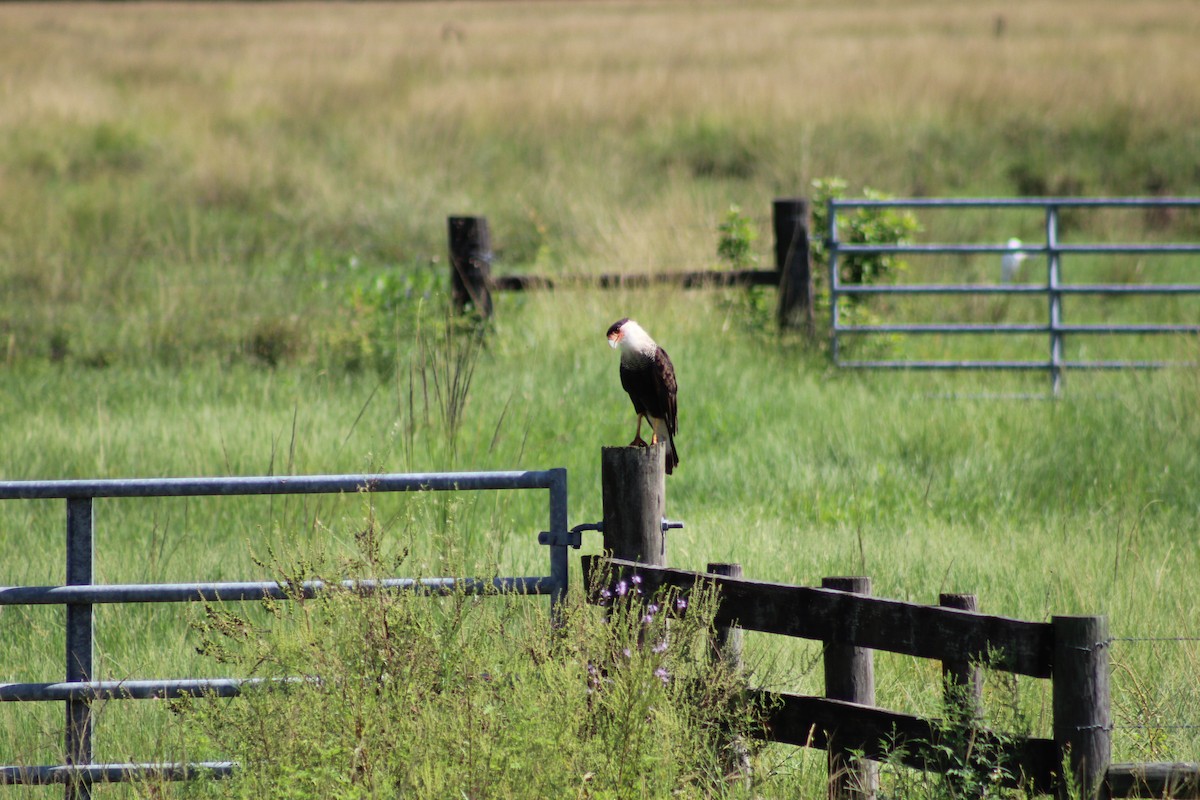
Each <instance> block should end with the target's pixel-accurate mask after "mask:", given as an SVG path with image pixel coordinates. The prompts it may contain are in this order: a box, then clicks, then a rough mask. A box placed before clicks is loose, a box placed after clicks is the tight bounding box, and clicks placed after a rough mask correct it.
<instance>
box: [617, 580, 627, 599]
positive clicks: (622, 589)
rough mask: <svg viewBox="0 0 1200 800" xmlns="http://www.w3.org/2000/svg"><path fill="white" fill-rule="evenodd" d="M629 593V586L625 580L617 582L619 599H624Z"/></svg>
mask: <svg viewBox="0 0 1200 800" xmlns="http://www.w3.org/2000/svg"><path fill="white" fill-rule="evenodd" d="M628 593H629V584H628V583H626V582H625V581H623V580H620V581H617V597H624V596H625V595H627V594H628Z"/></svg>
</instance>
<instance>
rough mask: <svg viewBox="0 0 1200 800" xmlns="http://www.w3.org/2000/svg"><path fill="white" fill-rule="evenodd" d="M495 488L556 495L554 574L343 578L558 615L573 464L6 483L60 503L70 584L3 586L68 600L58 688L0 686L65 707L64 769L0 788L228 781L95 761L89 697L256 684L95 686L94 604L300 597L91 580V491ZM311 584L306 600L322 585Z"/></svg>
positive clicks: (248, 586) (23, 495)
mask: <svg viewBox="0 0 1200 800" xmlns="http://www.w3.org/2000/svg"><path fill="white" fill-rule="evenodd" d="M493 489H497V490H498V489H546V490H548V492H549V520H548V522H549V530H548V531H544V532H542V533H541V534H540V535H539V537H538V541H539V542H540V543H543V544H545V545H547V546H548V548H549V553H550V558H549V560H550V564H549V572H550V574H549V575H547V576H535V577H501V578H495V579H492V580H480V579H475V578H463V579H455V578H424V579H412V578H389V579H369V580H366V579H364V580H346V581H341V582H339V583H338V584H337V585H340V586H342V587H343V588H346V589H349V590H352V591H357V592H361V593H363V594H369V593H373V592H379V591H419V592H423V593H426V594H444V593H449V592H454V591H462V592H467V593H471V594H482V593H484V592H486V591H488V590H498V591H502V592H516V593H521V594H529V595H548V596H549V597H550V603H551V614H552V618H555V619H557V614H558V603H559V602H560V601H561V600H562V599H563V597H564V596H565V594H566V591H567V581H568V568H567V548H568V547H570V546H576V547H577V546H578V535H572V532H571V531H569V530H568V527H567V502H568V498H567V471H566V470H565V469H562V468H557V469H550V470H543V471H510V472H450V473H414V474H383V475H302V476H269V477H233V478H146V479H118V480H66V481H0V500H34V499H65V500H66V505H67V524H66V583H65V585H63V586H3V587H0V606H5V605H40V604H54V605H63V606H65V607H66V675H65V680H64V681H62V682H59V683H9V684H0V702H6V701H8V702H28V701H57V702H62V703H64V705H65V708H66V725H65V734H64V754H65V755H64V761H65V762H66V763H65V764H63V765H59V766H31V767H26V766H3V767H0V785H6V784H31V785H32V784H39V785H42V784H51V783H62V784H66V797H67V798H68V800H77V799H78V798H88V797H90V796H91V785H92V784H93V783H97V782H114V781H126V780H142V779H157V780H186V779H191V778H196V777H223V776H225V775H228V774H230V772H231V771H232V770H233V769H234V766H235V765H233V764H232V763H230V762H205V763H197V764H96V763H93V762H94V750H93V746H92V715H91V703H92V702H93V701H95V700H100V699H105V700H110V699H118V700H122V699H124V700H140V699H152V698H170V697H182V696H184V695H191V696H197V695H204V696H214V697H231V696H234V695H236V694H239V693H240V692H241V691H242V690H243V689H244V688H245V687H247V686H252V685H257V684H259V683H261V682H262V681H261V680H259V679H239V678H210V679H179V680H162V679H159V680H126V681H98V680H95V679H94V675H95V665H94V662H93V654H94V641H95V639H94V631H93V617H92V607H93V606H94V605H96V604H103V603H173V602H205V601H215V600H221V601H247V600H262V599H265V598H274V599H282V600H286V599H289V598H290V597H293V596H295V595H296V592H295V590H292V591H285V589H284V588H283V587H281V586H280V585H279V584H278V583H277V582H275V581H256V582H232V583H183V584H178V583H176V584H131V585H95V584H94V583H93V580H94V575H93V564H94V552H95V537H94V508H93V501H94V500H95V499H96V498H147V497H196V496H235V495H278V494H338V493H351V492H429V491H476V490H493ZM328 586H329V584H326V583H324V582H322V581H307V582H305V583H302V584H301V585H300V587H299V593H300V595H301V596H305V597H308V596H312V595H314V594H316V593H317V592H320V591H322V590H323V589H325V588H327V587H328Z"/></svg>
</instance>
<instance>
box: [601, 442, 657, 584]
mask: <svg viewBox="0 0 1200 800" xmlns="http://www.w3.org/2000/svg"><path fill="white" fill-rule="evenodd" d="M665 466H666V448H665V447H664V446H663V445H661V444H659V445H655V446H653V447H605V448H602V449H601V451H600V483H601V490H602V494H603V498H602V499H603V513H604V549H605V551H607V552H608V553H609V554H611V555H612V557H613V558H624V559H628V560H630V561H640V562H642V563H643V564H653V565H655V566H659V567H665V566H666V565H667V539H666V536H665V535H664V534H663V513H664V509H665V508H666V471H665Z"/></svg>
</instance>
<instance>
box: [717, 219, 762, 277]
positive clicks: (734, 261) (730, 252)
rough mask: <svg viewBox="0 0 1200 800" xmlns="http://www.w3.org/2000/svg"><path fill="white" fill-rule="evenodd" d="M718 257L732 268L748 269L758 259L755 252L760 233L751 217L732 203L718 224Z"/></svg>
mask: <svg viewBox="0 0 1200 800" xmlns="http://www.w3.org/2000/svg"><path fill="white" fill-rule="evenodd" d="M717 233H718V234H719V236H720V238H719V239H718V240H717V257H718V258H720V259H721V261H723V262H725V263H726V264H727V265H728V266H729V268H730V269H748V268H749V267H750V266H751V265H752V264H754V263H755V262H756V261H757V260H758V259H757V258H755V256H754V252H753V249H752V248H753V246H754V240H755V239H757V238H758V234H757V233H756V232H755V230H754V225H753V224H752V223H751V221H750V218H749V217H747V216H746V215H745V214H743V213H742V209H741V207H740V206H737V205H731V206H730V207H729V210H728V211H726V212H725V218H724V219H723V220H721V224H720V225H718V226H717Z"/></svg>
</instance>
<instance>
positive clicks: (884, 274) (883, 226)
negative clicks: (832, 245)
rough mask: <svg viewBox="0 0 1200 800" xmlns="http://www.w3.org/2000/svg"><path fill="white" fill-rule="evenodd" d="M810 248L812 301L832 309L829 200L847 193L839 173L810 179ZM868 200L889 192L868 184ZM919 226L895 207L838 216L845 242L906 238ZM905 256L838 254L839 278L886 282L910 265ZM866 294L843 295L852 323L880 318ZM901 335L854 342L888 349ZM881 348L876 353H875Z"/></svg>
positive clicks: (819, 309)
mask: <svg viewBox="0 0 1200 800" xmlns="http://www.w3.org/2000/svg"><path fill="white" fill-rule="evenodd" d="M812 187H813V196H812V235H811V237H810V240H809V241H810V244H809V247H810V248H811V252H812V265H813V291H814V294H815V297H814V306H815V309H816V313H817V315H818V316H824V315H828V314H829V313H830V299H829V241H830V237H831V234H832V230H831V228H830V224H829V201H830V200H831V199H837V198H841V197H843V196H845V193H846V181H844V180H842V179H840V178H819V179H817V180H814V181H813V183H812ZM863 197H864V198H865V199H868V200H886V199H888V198H889V197H890V195H887V194H884V193H883V192H878V191H875V190H874V189H869V188H864V189H863ZM920 230H921V225H920V223H919V222H918V221H917V218H916V216H915V215H913V214H912V213H910V212H906V211H897V210H895V209H892V208H857V209H855V210H854V211H853V212H852V213H850V214H843V215H841V216H839V217H838V230H837V234H838V241H839V242H842V243H844V244H874V245H887V244H908V243H909V242H911V240H912V237H913V236H914V235H915V234H917V233H918V232H919V231H920ZM907 267H908V265H907V264H906V263H905V261H904V260H903V259H900V258H898V257H897V256H895V255H894V254H891V253H868V254H860V255H847V256H842V257H840V258H839V259H838V280H839V282H843V283H848V284H866V285H871V284H879V283H884V282H886V281H888V280H890V279H892V278H894V277H895V276H896V275H898V274H899V273H901V272H904V270H905V269H907ZM869 306H870V297H869V296H868V295H846V296H845V297H843V298H841V300H840V302H839V307H838V313H839V316H840V318H841V320H842V321H843V322H845V323H848V324H854V325H866V324H871V323H874V322H877V321H878V319H877V317H876V315H875V314H874V313H872V312H871V310H870V308H869ZM897 340H898V337H889V338H882V337H878V336H873V337H870V339H869V340H868V341H869V343H867V342H863V341H861V340H859V341H856V342H854V345H855V346H857V347H860V348H862V347H872V348H874V349H875V350H878V349H887V348H888V347H889V346H890V345H892V344H895V342H896V341H897ZM876 354H878V353H876Z"/></svg>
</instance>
